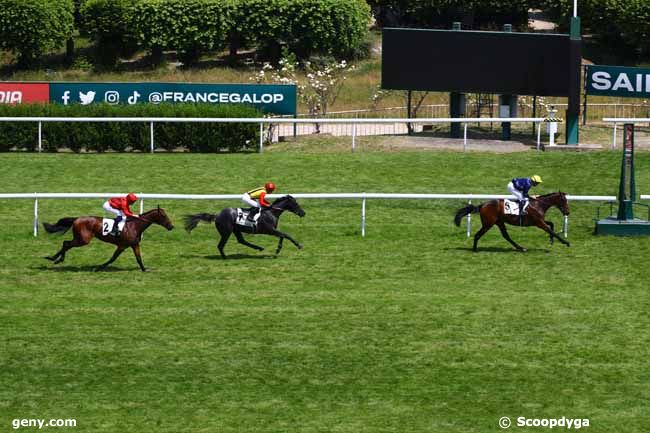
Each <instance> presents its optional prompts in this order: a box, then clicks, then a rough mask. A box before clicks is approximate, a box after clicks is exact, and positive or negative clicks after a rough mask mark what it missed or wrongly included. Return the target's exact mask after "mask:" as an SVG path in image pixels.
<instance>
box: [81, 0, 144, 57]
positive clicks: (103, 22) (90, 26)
mask: <svg viewBox="0 0 650 433" xmlns="http://www.w3.org/2000/svg"><path fill="white" fill-rule="evenodd" d="M130 4H131V1H130V0H86V1H85V2H84V3H83V5H82V6H81V9H80V20H79V21H80V24H79V25H80V28H79V31H80V33H81V34H82V35H84V36H87V37H89V38H90V39H92V40H93V41H94V42H95V52H96V56H95V57H96V58H97V60H98V61H99V63H100V64H102V65H107V66H112V65H114V64H115V63H116V62H117V59H118V57H119V56H120V55H128V54H131V53H132V52H133V51H134V50H135V47H136V41H135V37H134V34H133V33H132V32H130V31H129V17H130V14H129V9H128V6H129V5H130Z"/></svg>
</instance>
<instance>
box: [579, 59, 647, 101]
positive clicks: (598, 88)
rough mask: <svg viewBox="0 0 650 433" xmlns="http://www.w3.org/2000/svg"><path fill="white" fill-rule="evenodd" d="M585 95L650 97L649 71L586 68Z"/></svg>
mask: <svg viewBox="0 0 650 433" xmlns="http://www.w3.org/2000/svg"><path fill="white" fill-rule="evenodd" d="M586 86H587V95H606V96H626V97H631V98H647V97H648V96H650V69H646V68H628V67H624V66H601V65H589V66H587V84H586Z"/></svg>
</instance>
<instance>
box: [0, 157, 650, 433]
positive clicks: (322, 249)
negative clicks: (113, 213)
mask: <svg viewBox="0 0 650 433" xmlns="http://www.w3.org/2000/svg"><path fill="white" fill-rule="evenodd" d="M619 164H620V154H619V153H618V152H616V153H608V152H603V153H593V154H574V153H570V154H568V153H567V154H564V153H563V154H559V153H550V154H546V153H536V152H530V153H522V154H507V155H504V154H486V153H469V154H460V153H445V152H401V153H381V152H366V153H358V154H350V153H347V152H345V153H343V152H341V153H337V152H333V153H307V152H302V153H301V152H298V153H277V152H273V151H270V152H267V153H265V154H264V155H256V154H255V155H252V154H251V155H241V154H240V155H188V154H174V155H167V154H160V155H126V154H125V155H117V154H112V155H107V154H106V155H34V154H15V153H13V154H2V155H0V166H1V167H2V170H1V171H0V185H2V187H1V189H2V192H34V191H38V192H102V191H128V190H132V191H135V192H136V193H137V192H141V191H143V192H151V193H204V194H205V193H230V194H234V193H240V192H243V191H245V190H247V189H249V188H253V187H255V186H258V185H260V184H262V183H263V182H265V181H269V180H272V181H274V182H276V183H277V185H278V192H279V193H284V192H290V193H299V192H363V191H365V192H413V193H427V192H433V193H505V185H506V183H507V182H508V180H509V178H510V177H512V176H515V175H522V176H525V175H532V174H539V175H541V176H542V178H543V179H544V181H545V183H544V184H543V185H542V186H540V187H538V188H537V189H536V191H534V192H536V193H545V192H552V191H555V190H557V189H562V190H563V191H565V192H567V193H570V194H576V195H587V194H599V195H600V194H603V195H604V194H616V192H617V189H618V172H619ZM636 166H637V190H638V192H639V193H645V194H650V154H648V153H639V154H637V161H636ZM101 204H102V201H101V200H41V202H40V219H41V221H47V222H54V221H56V220H57V219H58V218H59V217H63V216H77V215H87V214H90V215H103V211H102V209H101ZM156 204H160V205H161V206H162V207H164V208H166V209H167V211H168V214H169V215H170V217H171V218H172V220H173V222H174V223H175V224H176V226H177V229H176V230H174V231H172V232H167V231H166V230H164V229H163V228H161V227H158V226H152V227H151V228H150V229H149V230H148V231H147V232H146V233H145V237H144V240H143V242H142V256H143V260H144V264H145V266H147V267H148V268H149V270H150V272H147V273H142V272H140V271H139V269H138V266H137V263H136V262H135V259H134V257H133V254H132V253H131V251H126V252H125V253H124V254H123V255H122V256H121V257H120V258H119V259H118V260H117V261H116V262H115V263H114V264H113V265H112V266H111V267H110V268H109V269H108V270H107V271H105V272H92V268H93V266H95V265H97V264H99V263H102V262H103V261H105V260H107V259H108V258H109V257H110V255H111V254H112V251H113V247H112V246H110V245H107V244H103V243H101V242H97V241H93V242H92V243H91V245H90V246H87V247H84V248H81V249H73V250H71V251H70V252H69V253H68V255H67V258H66V261H65V262H64V263H63V264H61V265H57V266H54V265H52V263H51V262H49V261H46V260H44V259H43V257H44V256H45V255H50V254H53V253H54V252H56V251H57V250H58V248H59V247H60V245H61V242H62V240H63V239H69V238H70V235H69V234H66V235H64V236H58V235H48V234H45V233H44V232H42V231H41V234H39V236H38V237H37V238H34V237H33V236H32V225H31V224H32V214H33V202H32V201H30V200H22V201H21V200H3V201H0V223H1V224H0V242H1V245H2V265H1V266H0V331H1V332H0V367H1V368H0V431H13V430H12V426H11V422H12V420H13V419H18V418H47V419H50V418H61V419H67V418H74V419H76V420H77V428H71V429H66V428H58V429H50V431H60V432H67V431H70V432H73V431H74V432H111V433H112V432H116V433H117V432H119V433H127V432H133V433H146V432H227V433H228V432H247V433H266V432H269V433H271V432H273V433H275V432H291V433H294V432H349V433H362V432H450V433H451V432H454V433H457V432H486V433H488V432H497V431H501V429H500V428H499V426H498V420H499V418H500V417H502V416H508V417H510V418H512V421H513V423H516V418H517V417H520V416H523V417H526V418H561V417H563V416H564V417H566V418H572V419H574V418H581V419H582V418H588V419H589V420H590V427H589V428H588V429H587V431H589V432H641V431H647V429H648V425H650V411H649V410H648V407H650V397H649V396H650V368H648V359H650V331H649V329H650V319H649V318H648V311H649V310H650V294H649V290H648V275H649V274H650V271H649V270H648V269H649V267H648V263H649V260H650V239H638V238H636V239H635V238H623V239H621V238H614V237H595V236H593V235H592V230H593V222H592V218H593V217H594V213H595V208H596V204H593V203H576V202H573V203H571V211H572V214H571V218H570V227H569V240H570V241H571V243H572V246H571V247H570V248H567V247H565V246H563V245H561V244H559V243H557V242H556V244H555V245H553V246H551V245H549V242H548V238H547V236H546V235H545V234H544V233H543V232H542V231H541V230H538V229H535V228H525V229H521V228H511V229H510V233H511V236H512V237H513V238H514V239H515V240H516V241H517V242H519V243H520V244H521V245H523V246H525V247H527V248H529V251H528V252H527V253H524V254H522V253H517V252H515V251H514V250H513V249H512V248H511V247H510V245H509V244H508V243H507V242H506V241H505V240H503V239H502V238H501V236H500V234H499V233H498V230H497V229H493V230H492V231H490V232H489V233H488V234H487V235H485V236H484V237H483V239H482V240H481V243H480V245H479V247H480V248H481V249H482V251H481V252H479V253H478V254H475V253H472V252H471V251H470V247H471V240H469V239H467V238H466V236H465V230H464V220H463V226H461V228H457V227H455V226H454V225H453V223H452V217H453V213H454V211H455V210H456V209H457V208H458V207H460V206H462V205H464V203H462V202H460V201H458V202H456V201H427V202H425V201H388V200H384V201H369V202H368V220H367V237H366V238H362V237H361V236H360V230H359V219H360V201H358V200H357V201H344V200H331V201H324V200H303V201H301V204H302V206H303V207H304V209H305V210H306V212H307V215H306V217H305V218H303V219H299V218H298V217H296V216H295V215H292V214H285V215H283V217H282V218H281V222H280V228H281V229H282V230H285V231H286V232H288V233H290V234H292V235H293V236H294V237H295V238H296V239H297V240H299V241H300V242H301V243H303V244H304V245H305V248H304V249H303V250H301V251H299V250H297V249H296V248H295V247H294V246H293V245H292V244H290V243H288V242H286V243H285V246H284V249H283V251H282V252H281V254H280V256H279V257H278V258H277V259H273V258H272V253H273V251H274V248H275V245H276V243H277V241H276V240H275V239H273V238H270V237H249V240H251V241H253V242H255V243H258V244H260V245H262V246H264V247H266V250H265V251H264V252H256V251H254V250H251V249H247V248H246V247H243V246H241V245H238V244H237V243H236V242H235V240H234V239H231V241H230V242H229V243H228V245H227V246H226V252H227V253H228V254H230V255H231V257H232V259H231V260H227V261H223V260H221V259H220V258H219V257H218V252H217V250H216V241H217V238H216V233H215V230H214V227H213V226H211V225H201V226H199V227H198V228H197V229H195V230H194V231H193V232H192V234H191V235H188V234H187V233H186V232H185V231H184V230H182V227H181V226H182V216H183V215H185V214H187V213H196V212H208V211H210V212H216V211H217V210H218V209H220V208H222V207H225V206H232V205H235V206H237V205H239V203H238V202H236V201H234V202H224V201H220V202H207V201H160V202H156V203H154V202H151V201H147V202H146V208H151V207H153V206H155V205H156ZM136 209H137V208H136ZM548 216H549V217H550V219H551V220H553V221H555V223H556V225H557V226H558V227H561V220H562V219H561V215H560V213H559V211H557V209H554V210H552V211H550V213H549V214H548ZM477 221H478V219H474V222H477ZM477 229H478V226H477V225H474V227H473V230H474V231H475V230H477ZM24 430H25V431H35V430H34V429H32V430H29V429H24ZM511 430H514V431H540V430H542V431H544V430H545V429H540V428H536V429H535V428H530V429H526V428H518V427H516V426H513V427H511ZM561 430H562V429H561Z"/></svg>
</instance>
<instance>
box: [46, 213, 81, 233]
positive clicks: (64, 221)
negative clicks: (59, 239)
mask: <svg viewBox="0 0 650 433" xmlns="http://www.w3.org/2000/svg"><path fill="white" fill-rule="evenodd" d="M76 219H77V218H72V217H66V218H61V219H60V220H58V221H57V222H56V224H48V223H43V228H44V229H45V231H46V232H48V233H65V232H67V231H68V230H69V229H70V227H72V223H74V220H76Z"/></svg>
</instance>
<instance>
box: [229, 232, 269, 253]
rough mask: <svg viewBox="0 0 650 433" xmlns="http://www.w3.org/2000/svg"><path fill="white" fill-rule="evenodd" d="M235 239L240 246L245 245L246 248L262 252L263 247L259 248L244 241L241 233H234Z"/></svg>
mask: <svg viewBox="0 0 650 433" xmlns="http://www.w3.org/2000/svg"><path fill="white" fill-rule="evenodd" d="M235 237H236V238H237V242H239V243H240V244H242V245H246V246H247V247H249V248H253V249H254V250H257V251H264V248H263V247H260V246H258V245H255V244H251V243H250V242H248V241H247V240H246V239H244V235H243V234H242V232H237V231H236V232H235Z"/></svg>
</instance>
